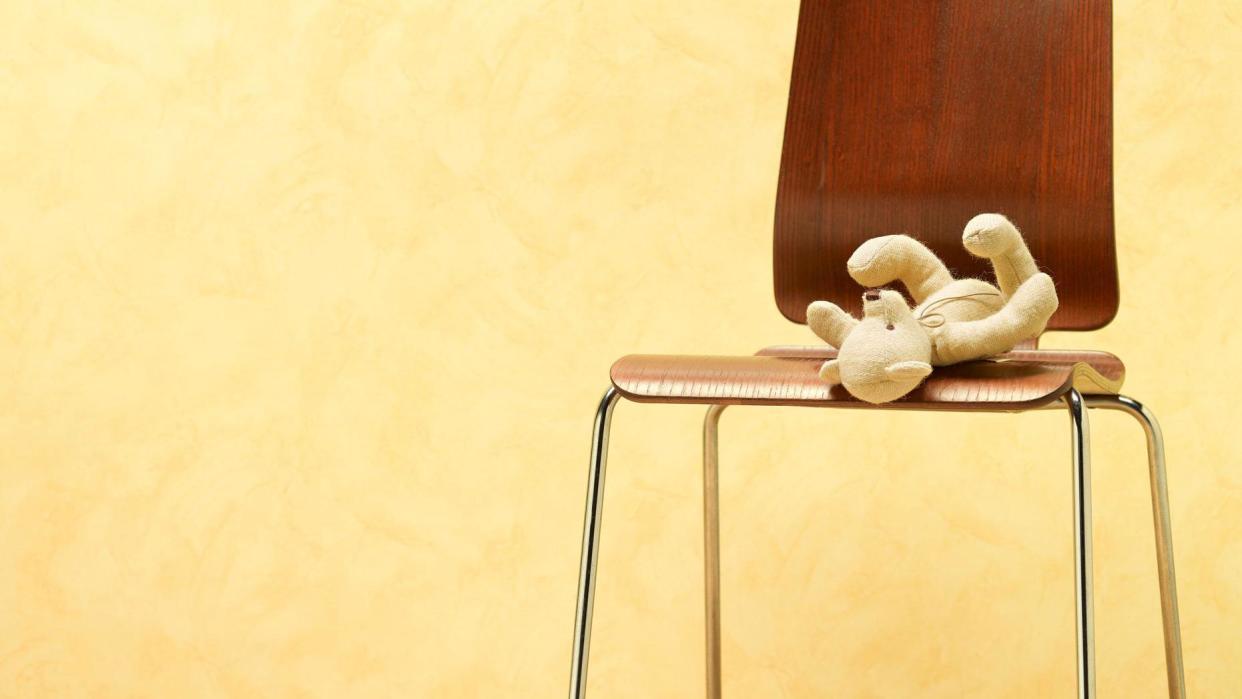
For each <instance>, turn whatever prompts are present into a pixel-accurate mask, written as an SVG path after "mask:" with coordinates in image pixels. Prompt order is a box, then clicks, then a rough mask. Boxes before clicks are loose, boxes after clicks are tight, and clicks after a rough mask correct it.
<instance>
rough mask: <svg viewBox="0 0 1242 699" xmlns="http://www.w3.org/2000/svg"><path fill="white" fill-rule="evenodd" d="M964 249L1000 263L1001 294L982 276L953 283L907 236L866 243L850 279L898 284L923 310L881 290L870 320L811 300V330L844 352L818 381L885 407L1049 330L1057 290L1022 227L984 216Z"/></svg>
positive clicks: (868, 299)
mask: <svg viewBox="0 0 1242 699" xmlns="http://www.w3.org/2000/svg"><path fill="white" fill-rule="evenodd" d="M962 245H963V246H965V248H966V249H967V250H968V251H970V253H971V254H973V255H975V256H976V257H981V258H984V259H986V260H988V261H989V262H991V263H992V269H993V270H994V271H995V273H996V281H997V284H998V285H999V287H1000V288H999V289H998V288H997V287H996V286H993V285H991V284H989V283H988V282H985V281H983V280H981V279H954V278H953V275H952V274H950V273H949V270H948V268H947V267H945V266H944V263H943V262H941V261H940V259H939V258H937V257H936V256H935V255H934V254H933V253H932V251H931V250H928V249H927V247H926V246H925V245H923V244H922V243H920V242H919V241H917V240H915V239H914V238H911V237H910V236H907V235H886V236H883V237H880V238H873V239H871V240H868V241H867V242H865V243H863V244H862V245H861V246H859V248H858V249H857V250H856V251H854V254H853V255H851V256H850V259H849V262H848V263H847V266H848V268H849V273H850V276H851V277H853V278H854V280H855V281H857V282H858V283H859V284H861V285H863V286H864V287H879V286H883V285H885V284H889V283H891V282H893V281H900V282H901V283H902V284H903V285H905V287H906V290H907V291H908V292H909V293H910V296H911V297H912V298H913V299H914V301H915V303H916V304H918V305H917V306H915V307H914V308H913V309H911V308H910V307H909V306H908V305H907V304H906V301H905V298H904V297H903V296H902V295H901V294H900V293H899V292H897V291H892V290H888V289H876V288H868V290H867V291H866V293H864V294H863V319H862V320H857V319H856V318H854V317H853V316H851V315H850V314H848V313H846V312H845V311H843V310H841V308H840V307H839V306H837V305H836V304H834V303H829V302H828V301H816V302H814V303H812V304H811V305H810V306H809V307H808V308H807V312H806V316H807V325H809V326H810V328H811V330H812V331H814V332H815V334H816V335H818V336H819V337H821V338H823V339H824V340H825V341H826V342H828V343H829V344H830V345H832V346H834V347H836V348H838V352H837V358H836V359H832V360H829V361H827V362H825V363H824V364H823V366H822V367H821V368H820V371H819V375H820V376H821V377H822V378H823V379H824V380H826V381H828V382H830V383H833V384H841V385H843V386H844V387H845V390H847V391H849V392H850V395H853V396H854V397H855V398H858V399H860V400H864V401H867V402H868V403H886V402H888V401H892V400H896V399H898V398H901V397H902V396H904V395H906V394H907V393H909V392H910V391H912V390H914V389H915V387H917V386H918V385H919V384H920V383H922V381H923V379H925V378H926V377H927V375H928V374H930V373H931V372H932V367H933V366H944V365H947V364H956V363H957V362H965V361H968V360H972V359H982V358H984V357H990V356H992V355H995V354H1000V353H1002V352H1007V351H1009V350H1011V349H1013V348H1014V346H1016V345H1017V344H1018V343H1020V342H1022V341H1023V340H1028V339H1031V338H1033V337H1037V336H1038V335H1039V334H1040V333H1041V332H1043V330H1044V327H1045V326H1046V325H1047V323H1048V319H1049V318H1050V317H1052V313H1053V312H1054V311H1056V309H1057V292H1056V288H1055V287H1054V286H1053V284H1052V278H1051V277H1049V276H1048V275H1047V274H1044V273H1042V272H1040V271H1039V268H1038V267H1036V265H1035V260H1034V259H1032V257H1031V253H1030V251H1029V250H1027V247H1026V243H1025V241H1023V240H1022V235H1021V234H1020V233H1019V232H1018V229H1017V228H1015V227H1014V225H1013V224H1012V223H1010V222H1009V220H1008V219H1006V218H1005V217H1004V216H1001V215H1000V214H980V215H978V216H976V217H974V218H972V219H971V220H970V222H969V223H967V224H966V229H965V231H964V232H963V233H962Z"/></svg>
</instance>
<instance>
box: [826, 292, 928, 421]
mask: <svg viewBox="0 0 1242 699" xmlns="http://www.w3.org/2000/svg"><path fill="white" fill-rule="evenodd" d="M931 371H932V367H931V339H930V338H929V337H928V335H927V331H926V330H924V329H923V326H922V325H921V324H919V321H918V319H917V318H915V317H914V314H913V313H912V312H911V311H910V307H909V306H907V305H906V300H905V299H904V298H903V297H902V295H901V294H899V293H898V292H896V291H890V290H887V289H883V290H877V289H869V290H868V291H867V292H866V293H865V294H863V319H862V320H861V321H860V322H859V323H858V325H856V326H854V328H853V329H852V330H850V333H849V335H847V336H846V338H845V341H844V342H842V343H841V347H840V348H839V349H838V351H837V358H836V359H831V360H829V361H827V362H824V364H823V366H822V367H820V370H819V375H820V376H821V377H822V378H823V379H824V380H825V381H828V382H829V383H833V384H838V383H839V384H841V385H843V386H845V390H847V391H849V392H850V395H852V396H854V397H855V398H858V399H859V400H864V401H867V402H868V403H886V402H888V401H891V400H896V399H898V398H900V397H902V396H904V395H906V394H907V393H909V392H910V391H913V390H914V389H915V387H917V386H918V385H919V384H920V383H922V381H923V379H925V378H927V375H928V374H930V373H931Z"/></svg>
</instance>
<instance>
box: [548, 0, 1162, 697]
mask: <svg viewBox="0 0 1242 699" xmlns="http://www.w3.org/2000/svg"><path fill="white" fill-rule="evenodd" d="M1111 24H1112V12H1111V7H1110V3H1109V2H1108V1H1107V0H1079V1H1077V2H1070V1H1069V0H1057V1H1051V0H1047V1H1046V0H1041V1H1039V2H1011V1H1009V0H943V1H942V2H934V3H933V2H925V3H883V2H873V1H872V0H837V1H833V0H803V2H802V7H801V13H800V16H799V20H798V31H797V42H796V45H795V51H794V60H793V75H792V80H791V85H790V94H789V109H788V114H787V118H786V125H785V140H784V149H783V152H782V157H781V167H780V180H779V186H778V191H777V198H776V235H775V246H774V262H775V264H774V270H775V275H774V276H775V286H776V302H777V306H778V307H779V308H780V310H781V312H782V313H783V314H784V315H785V316H786V317H787V318H789V319H790V320H792V321H794V322H798V323H803V322H805V311H806V307H807V304H808V303H810V302H811V301H814V300H817V299H831V300H833V301H836V302H837V303H839V304H842V306H843V307H844V308H846V310H849V311H852V312H855V313H856V312H857V311H858V309H859V306H860V304H859V297H860V295H861V292H862V289H861V288H859V287H858V286H857V284H855V283H854V282H853V280H851V279H850V278H849V277H848V276H847V275H846V273H845V264H844V262H845V259H846V258H847V257H848V256H849V254H850V253H851V252H852V251H853V250H854V248H855V247H856V246H857V245H858V244H859V243H861V242H862V241H864V240H866V239H867V238H870V237H873V236H876V235H881V234H886V233H896V232H909V233H911V234H913V235H916V236H918V237H920V238H921V239H922V240H924V241H925V242H926V243H927V244H928V245H929V247H931V248H932V249H933V250H934V251H935V252H936V253H938V254H939V255H941V256H942V257H943V259H944V260H945V262H946V263H947V264H948V265H949V266H950V268H952V269H954V270H957V271H958V272H961V273H972V274H984V273H985V271H984V269H983V268H982V264H981V262H982V261H981V260H977V259H975V258H973V257H971V256H970V255H968V254H967V253H966V252H965V251H964V250H963V249H962V246H961V231H962V227H963V226H964V224H965V223H966V221H968V220H969V219H970V218H971V217H972V216H973V215H975V214H977V213H980V212H985V211H998V212H1001V213H1004V214H1006V215H1008V216H1009V217H1010V218H1011V219H1012V220H1013V221H1015V222H1016V223H1017V224H1018V225H1019V226H1020V227H1021V228H1022V230H1023V233H1024V235H1025V236H1026V238H1027V241H1028V243H1029V246H1030V248H1031V252H1032V253H1033V254H1034V256H1035V259H1036V260H1038V261H1039V262H1040V264H1041V265H1042V266H1043V268H1044V269H1045V270H1046V271H1048V272H1049V273H1051V275H1052V277H1053V279H1054V280H1056V283H1057V288H1058V294H1059V296H1060V300H1061V305H1060V308H1059V310H1058V311H1057V313H1056V315H1055V316H1053V318H1052V320H1051V322H1050V323H1049V328H1051V329H1056V330H1091V329H1095V328H1099V327H1102V326H1104V325H1105V324H1107V323H1108V322H1109V321H1110V320H1111V319H1112V318H1113V316H1114V315H1115V313H1116V311H1117V305H1118V284H1117V273H1116V252H1115V250H1114V245H1113V179H1112V28H1111ZM851 303H852V304H853V305H852V307H851V306H850V305H849V304H851ZM834 354H835V350H833V349H831V348H828V347H774V348H768V349H766V350H763V351H760V352H759V353H758V355H756V356H749V357H747V356H741V357H711V356H703V357H692V356H655V355H634V356H628V357H624V358H622V359H621V360H619V361H618V362H616V364H614V365H613V367H612V371H611V378H612V385H611V386H610V387H609V388H608V390H607V392H606V393H605V395H604V398H603V400H602V402H601V403H600V405H599V409H598V412H597V413H596V418H595V429H594V437H593V441H592V449H591V463H590V471H589V477H588V491H587V507H586V521H585V524H584V531H583V541H582V566H581V573H580V579H579V587H578V599H577V617H576V620H575V625H574V646H573V670H572V677H571V682H570V697H571V699H581V698H582V697H583V696H585V687H586V676H587V661H588V654H589V643H590V631H591V612H592V603H593V595H594V590H595V580H596V562H597V561H598V557H599V533H600V520H601V514H602V511H603V486H604V468H605V460H606V457H607V450H608V428H609V422H610V420H611V417H612V414H613V408H614V406H615V405H616V404H617V402H618V400H619V399H620V398H626V399H629V400H631V401H634V402H638V403H701V404H707V405H710V406H711V407H710V408H709V409H708V413H707V418H706V421H705V424H704V430H703V457H704V544H705V556H704V558H705V567H706V600H707V614H706V619H707V696H708V697H709V698H713V699H718V698H719V697H720V695H721V687H720V593H719V580H720V573H719V563H718V561H719V522H718V508H717V472H716V471H717V438H716V435H717V428H718V420H719V418H720V414H721V412H722V411H723V410H724V409H725V407H726V406H729V405H796V406H809V407H820V408H825V407H836V408H864V409H868V410H946V411H982V412H996V411H1004V412H1012V411H1024V410H1034V409H1039V408H1049V407H1056V406H1059V405H1062V404H1064V405H1067V406H1068V408H1069V413H1070V418H1071V420H1070V424H1071V437H1072V442H1073V449H1072V465H1073V482H1074V489H1073V493H1074V498H1073V499H1074V507H1073V510H1074V551H1075V580H1074V590H1075V598H1076V609H1077V638H1078V696H1079V697H1082V698H1084V699H1085V698H1088V697H1094V696H1095V695H1096V693H1095V661H1094V655H1093V635H1094V634H1093V623H1092V601H1091V583H1092V575H1091V565H1092V558H1091V497H1090V492H1091V490H1090V467H1089V443H1088V439H1089V437H1088V435H1089V433H1088V424H1087V411H1086V408H1105V409H1112V410H1120V411H1124V412H1126V413H1129V414H1130V415H1132V416H1134V417H1135V418H1136V419H1138V421H1139V422H1140V423H1141V424H1142V426H1143V429H1144V431H1145V432H1146V436H1147V447H1148V461H1149V470H1150V481H1151V494H1152V509H1153V515H1154V520H1155V530H1156V552H1157V564H1158V573H1159V580H1160V601H1161V608H1162V613H1163V626H1164V643H1165V664H1166V667H1167V671H1168V689H1169V696H1171V697H1177V698H1178V699H1181V698H1182V697H1185V687H1184V680H1183V672H1182V658H1181V641H1180V631H1179V627H1178V613H1177V593H1176V586H1175V578H1174V570H1173V549H1172V537H1171V533H1170V529H1169V511H1168V497H1167V494H1166V485H1165V470H1164V451H1163V444H1162V441H1161V435H1160V428H1159V426H1158V424H1157V423H1156V420H1155V417H1154V416H1153V415H1152V413H1151V411H1150V410H1148V409H1147V408H1146V407H1144V406H1143V405H1142V404H1140V403H1139V402H1137V401H1135V400H1133V399H1131V398H1127V397H1125V396H1122V395H1120V393H1119V391H1120V388H1121V382H1122V379H1123V378H1124V373H1125V370H1124V367H1123V365H1122V363H1121V361H1120V360H1119V359H1118V358H1116V357H1114V356H1113V355H1111V354H1107V353H1104V352H1066V351H1049V350H1039V349H1035V348H1034V345H1032V346H1031V347H1030V348H1022V349H1019V350H1015V351H1013V352H1010V353H1008V354H1006V355H1003V356H1001V357H998V358H996V359H995V360H989V361H980V362H971V363H967V364H961V365H957V366H952V367H945V368H938V369H936V371H935V372H934V373H933V375H932V376H931V377H929V379H928V380H927V381H926V382H925V383H924V384H923V385H922V387H921V388H919V389H916V391H915V392H913V393H912V394H910V395H909V396H907V397H906V398H904V399H902V400H899V401H897V402H894V403H890V404H885V405H878V406H876V405H870V404H866V403H862V402H860V401H857V400H855V399H853V398H852V397H851V396H849V395H848V394H847V393H845V392H844V391H843V390H842V389H841V388H840V387H829V386H828V385H826V384H825V383H824V382H823V381H821V380H820V379H819V377H818V376H817V373H816V371H817V368H818V366H819V364H820V363H821V362H822V361H823V360H824V359H825V358H829V357H832V356H834Z"/></svg>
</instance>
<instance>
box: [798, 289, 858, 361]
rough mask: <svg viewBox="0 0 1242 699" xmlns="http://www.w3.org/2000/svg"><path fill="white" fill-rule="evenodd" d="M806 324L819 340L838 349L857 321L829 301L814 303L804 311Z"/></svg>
mask: <svg viewBox="0 0 1242 699" xmlns="http://www.w3.org/2000/svg"><path fill="white" fill-rule="evenodd" d="M806 324H807V325H808V326H809V327H810V328H811V331H812V332H814V333H815V334H816V335H819V337H820V339H822V340H823V341H824V342H827V343H828V344H830V345H832V346H833V347H836V348H838V349H839V348H840V347H841V343H842V342H845V337H846V336H847V335H849V334H850V331H851V330H853V329H854V326H855V325H858V320H857V319H856V318H854V316H852V315H850V314H848V313H846V312H845V311H843V310H841V307H840V306H838V305H837V304H835V303H832V302H829V301H816V302H814V303H812V304H811V305H810V306H807V309H806Z"/></svg>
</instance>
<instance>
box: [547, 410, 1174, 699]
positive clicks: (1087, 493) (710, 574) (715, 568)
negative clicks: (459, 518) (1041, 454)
mask: <svg viewBox="0 0 1242 699" xmlns="http://www.w3.org/2000/svg"><path fill="white" fill-rule="evenodd" d="M620 398H621V395H620V393H618V391H617V389H616V388H615V387H613V386H609V387H608V390H607V391H605V392H604V397H603V399H602V400H601V401H600V403H599V408H598V410H597V411H596V414H595V425H594V430H593V435H592V438H591V460H590V468H589V470H588V472H587V498H586V516H585V521H584V523H583V532H582V559H581V569H580V571H579V578H578V598H577V599H578V602H577V612H576V615H575V619H574V640H573V658H572V671H571V676H570V684H569V697H570V699H584V697H585V696H586V681H587V666H588V662H589V659H590V646H591V617H592V613H593V611H594V600H595V587H596V582H597V579H598V564H599V537H600V528H601V524H602V520H603V513H604V475H605V469H606V466H607V461H608V437H609V431H610V427H611V424H612V416H613V413H614V410H615V408H616V405H617V403H618V402H619V399H620ZM1061 401H1063V402H1064V404H1065V406H1066V407H1067V408H1068V409H1069V414H1070V438H1071V460H1070V463H1071V475H1072V480H1073V522H1074V526H1073V533H1074V604H1075V619H1076V628H1077V668H1078V670H1077V673H1078V697H1079V698H1080V699H1094V698H1095V697H1096V696H1097V695H1096V691H1095V684H1096V679H1095V675H1096V669H1095V621H1094V610H1093V603H1092V565H1093V558H1092V552H1091V548H1092V546H1091V437H1090V426H1089V422H1088V416H1087V408H1097V409H1102V410H1117V411H1121V412H1124V413H1126V414H1128V415H1130V416H1131V417H1133V418H1134V419H1135V420H1137V421H1138V422H1139V424H1140V425H1142V427H1143V431H1144V433H1145V435H1146V438H1147V464H1148V478H1149V481H1150V486H1151V505H1152V519H1153V521H1154V525H1155V536H1156V566H1157V570H1158V574H1159V582H1160V610H1161V617H1162V622H1163V632H1164V655H1165V666H1166V670H1167V675H1168V689H1169V696H1170V697H1172V698H1174V699H1185V697H1186V683H1185V677H1184V670H1183V664H1182V644H1181V626H1180V621H1179V618H1178V610H1177V580H1176V574H1175V571H1174V566H1173V534H1172V528H1171V524H1170V517H1169V496H1168V482H1167V475H1166V473H1165V457H1164V438H1163V436H1162V435H1161V432H1160V424H1159V423H1158V422H1157V421H1156V416H1155V414H1154V413H1153V412H1152V411H1151V409H1150V408H1148V407H1147V406H1145V405H1143V404H1142V403H1140V402H1138V401H1136V400H1134V399H1133V398H1129V397H1127V396H1124V395H1094V394H1087V395H1083V394H1081V393H1079V392H1078V391H1077V390H1076V389H1074V388H1070V389H1069V390H1068V391H1067V392H1066V393H1065V395H1064V396H1063V397H1062V399H1061ZM1061 401H1053V402H1051V403H1049V404H1048V405H1047V406H1045V407H1046V408H1047V407H1055V406H1056V405H1057V404H1058V402H1061ZM726 407H728V406H727V405H726V404H719V405H712V406H711V407H709V408H708V410H707V415H706V417H705V418H704V422H703V562H704V600H705V620H706V650H707V653H706V668H707V678H706V688H707V692H706V695H707V697H708V699H720V697H721V692H722V688H721V642H720V638H721V636H720V500H719V454H720V447H719V434H720V416H721V414H723V413H724V410H725V408H726ZM1006 412H1009V411H1006Z"/></svg>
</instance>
